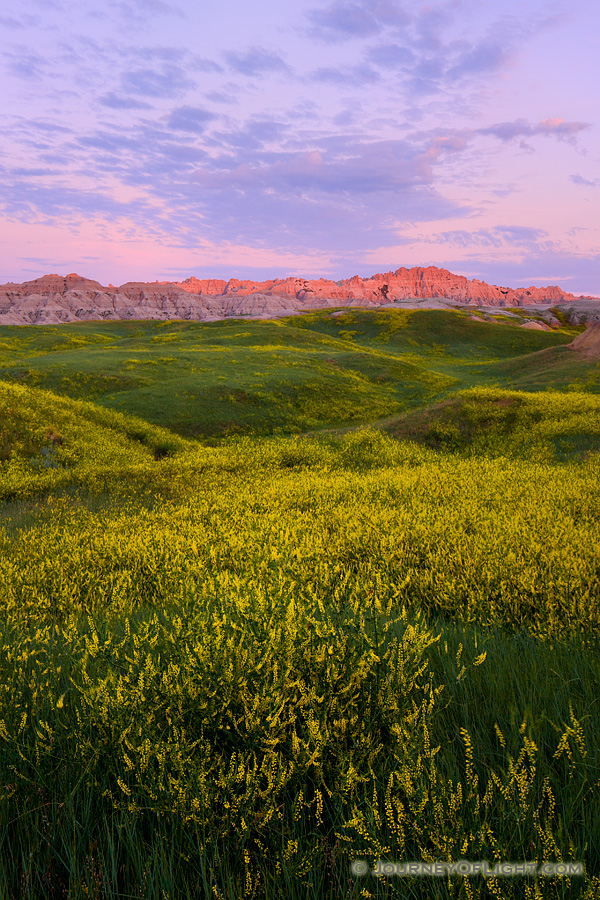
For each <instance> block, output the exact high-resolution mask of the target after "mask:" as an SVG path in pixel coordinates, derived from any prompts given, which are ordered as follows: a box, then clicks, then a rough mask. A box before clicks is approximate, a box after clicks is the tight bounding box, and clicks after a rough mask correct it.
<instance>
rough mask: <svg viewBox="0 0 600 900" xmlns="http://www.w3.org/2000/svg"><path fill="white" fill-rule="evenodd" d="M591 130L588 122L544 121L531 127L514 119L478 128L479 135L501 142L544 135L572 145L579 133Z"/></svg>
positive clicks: (522, 121) (557, 119)
mask: <svg viewBox="0 0 600 900" xmlns="http://www.w3.org/2000/svg"><path fill="white" fill-rule="evenodd" d="M588 128H591V124H590V123H589V122H566V121H565V120H564V119H559V118H556V119H544V120H542V121H541V122H538V124H537V125H531V124H530V123H529V122H527V121H526V120H525V119H515V121H514V122H499V123H498V124H497V125H490V126H488V127H487V128H480V129H479V134H492V135H494V137H497V138H500V140H501V141H512V140H514V139H515V138H517V137H535V136H536V135H544V136H546V137H556V138H558V140H561V141H569V143H574V142H575V138H576V135H578V134H579V133H580V132H581V131H585V130H586V129H588Z"/></svg>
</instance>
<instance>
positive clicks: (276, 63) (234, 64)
mask: <svg viewBox="0 0 600 900" xmlns="http://www.w3.org/2000/svg"><path fill="white" fill-rule="evenodd" d="M224 56H225V59H226V60H227V62H228V63H229V65H230V66H231V68H232V69H234V70H235V71H236V72H239V73H240V74H241V75H247V76H249V77H251V78H264V77H265V76H267V75H270V74H271V73H273V72H290V71H291V69H290V67H289V66H288V65H287V63H286V62H285V61H284V60H283V58H282V57H281V56H280V55H279V54H278V53H271V52H270V51H268V50H265V49H264V48H262V47H251V48H250V49H249V50H246V51H244V52H238V51H233V50H232V51H228V52H226V53H225V54H224Z"/></svg>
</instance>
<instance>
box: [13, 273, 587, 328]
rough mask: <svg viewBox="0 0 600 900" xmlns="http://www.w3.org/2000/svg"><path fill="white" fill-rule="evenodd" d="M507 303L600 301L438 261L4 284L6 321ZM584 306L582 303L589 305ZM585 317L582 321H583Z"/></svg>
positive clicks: (207, 318) (256, 314) (209, 318)
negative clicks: (362, 269) (459, 271)
mask: <svg viewBox="0 0 600 900" xmlns="http://www.w3.org/2000/svg"><path fill="white" fill-rule="evenodd" d="M445 301H447V303H448V306H450V305H451V304H460V305H465V306H484V307H506V306H527V305H529V304H546V305H548V304H563V305H564V308H565V309H569V308H571V307H572V308H573V309H575V307H578V308H579V307H581V308H583V307H585V311H587V309H588V306H589V305H590V303H591V304H592V306H591V307H590V310H591V314H595V313H594V310H598V311H599V312H598V315H599V316H600V301H599V300H596V301H594V300H593V299H592V300H589V299H587V300H586V299H582V298H579V299H578V298H576V297H574V296H573V294H568V293H566V292H565V291H563V290H561V289H560V288H559V287H557V286H550V287H546V288H536V287H530V288H516V289H512V288H504V287H498V286H497V285H490V284H486V283H485V282H484V281H477V280H472V281H470V280H469V279H468V278H465V277H464V276H462V275H454V274H453V273H452V272H448V271H447V270H446V269H438V268H436V267H435V266H429V267H427V268H413V269H406V268H400V269H397V270H396V271H395V272H385V273H378V274H376V275H373V276H372V277H371V278H360V277H359V276H358V275H355V276H353V277H352V278H347V279H345V280H342V281H327V279H325V278H320V279H313V280H309V279H305V278H285V279H273V280H271V281H261V282H258V281H240V280H238V279H235V278H232V279H230V280H229V281H224V280H222V279H218V278H209V279H198V278H194V277H192V278H188V279H186V280H185V281H183V282H179V283H171V282H156V281H155V282H152V283H146V282H127V283H126V284H122V285H121V286H120V287H114V286H113V285H108V287H105V286H103V285H101V284H100V283H99V282H98V281H92V280H91V279H89V278H84V277H82V276H81V275H77V274H76V273H74V272H73V273H71V274H69V275H55V274H53V275H44V276H43V277H41V278H36V279H35V280H33V281H26V282H24V283H23V284H13V283H8V284H4V285H0V324H4V325H42V324H59V323H61V322H77V321H86V320H108V319H159V320H166V319H187V320H198V321H214V320H215V319H223V318H228V317H230V316H249V317H262V318H269V317H274V316H284V315H292V314H294V313H301V312H303V311H307V310H312V309H326V308H328V307H336V306H350V307H353V306H355V307H362V308H367V309H369V308H370V309H373V308H375V307H378V306H384V305H388V304H392V303H403V304H411V303H414V304H418V305H420V306H421V307H422V308H436V307H437V308H442V309H443V308H447V307H446V305H445ZM582 305H583V306H582ZM580 320H582V321H583V319H581V317H580Z"/></svg>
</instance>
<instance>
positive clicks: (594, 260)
mask: <svg viewBox="0 0 600 900" xmlns="http://www.w3.org/2000/svg"><path fill="white" fill-rule="evenodd" d="M19 8H20V5H19V6H17V5H16V4H15V5H12V4H7V5H6V6H5V7H4V9H5V10H6V12H3V13H0V33H1V39H2V44H1V45H2V48H3V54H2V70H1V79H2V92H1V96H0V109H1V111H2V124H3V127H2V131H1V135H2V136H1V138H0V210H1V215H0V281H17V282H20V281H24V280H28V279H31V278H35V277H38V276H39V275H43V274H45V273H50V272H57V273H60V274H66V273H67V272H78V273H79V274H81V275H86V276H87V277H89V278H96V279H98V280H99V281H101V282H103V283H105V284H108V283H109V282H111V283H113V284H121V283H123V282H124V281H129V280H143V281H154V280H166V279H172V280H179V279H181V278H186V277H188V276H189V275H196V276H198V277H208V276H215V277H237V278H273V277H280V278H283V277H286V276H288V275H303V276H306V277H320V276H323V277H326V278H334V279H340V278H345V277H349V276H351V275H354V274H359V275H363V276H368V275H370V274H373V273H374V272H377V271H387V270H389V269H396V268H398V267H399V266H408V267H410V266H417V265H436V266H444V267H445V268H448V269H450V270H451V271H453V272H456V273H459V274H463V275H466V276H467V277H470V278H473V277H474V278H481V279H483V280H485V281H488V282H491V283H496V284H503V285H510V286H511V287H518V286H529V285H532V284H535V285H543V284H556V283H558V284H560V285H561V286H562V287H564V288H565V289H566V290H569V291H572V292H573V293H575V294H581V293H591V294H599V295H600V133H599V128H598V124H599V120H600V91H599V90H598V85H599V84H600V39H599V37H598V35H600V4H598V2H597V0H578V2H576V3H573V2H572V0H556V2H552V0H503V2H502V3H498V2H490V0H434V2H431V3H427V4H425V3H420V2H415V0H406V2H396V0H355V2H352V0H350V2H348V0H334V2H321V3H319V2H315V0H296V2H295V3H294V4H289V5H287V4H284V3H281V0H260V2H259V3H248V2H247V0H219V2H210V3H209V2H198V0H177V2H173V3H171V2H170V0H103V2H102V3H100V2H90V0H29V2H28V3H27V5H26V7H25V8H26V10H27V12H26V13H25V12H19V11H18V10H19Z"/></svg>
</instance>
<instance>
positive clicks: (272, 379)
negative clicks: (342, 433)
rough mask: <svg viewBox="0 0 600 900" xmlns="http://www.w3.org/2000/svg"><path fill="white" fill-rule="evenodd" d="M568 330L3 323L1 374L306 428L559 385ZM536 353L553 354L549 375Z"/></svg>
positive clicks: (423, 320) (387, 324)
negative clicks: (502, 390)
mask: <svg viewBox="0 0 600 900" xmlns="http://www.w3.org/2000/svg"><path fill="white" fill-rule="evenodd" d="M572 331H573V330H572V329H571V330H568V329H566V330H565V329H563V330H558V331H554V332H535V331H534V332H532V331H528V330H525V329H522V328H519V327H518V326H515V325H511V324H504V325H489V324H482V323H478V322H473V321H472V320H471V319H469V318H468V316H466V315H464V314H461V313H456V312H446V311H434V310H432V311H425V310H423V311H414V312H412V311H403V310H374V311H367V310H352V311H346V312H344V313H343V315H341V316H332V315H331V313H330V312H328V311H326V312H315V313H311V314H308V315H305V316H298V317H292V318H287V319H279V320H273V321H240V320H229V321H223V322H213V323H190V322H175V321H172V322H165V323H152V322H150V323H148V322H117V323H113V322H111V323H98V322H91V323H82V324H76V325H64V326H60V327H57V326H52V327H39V328H38V327H35V328H32V327H3V328H1V329H0V379H2V380H4V381H7V382H13V383H21V384H27V385H30V386H37V387H41V388H45V389H47V390H51V391H53V392H54V393H57V394H60V395H62V396H65V397H72V398H74V399H85V400H92V401H94V402H95V403H97V404H99V405H101V406H103V407H105V408H107V409H111V410H115V411H119V412H123V413H131V414H133V415H135V416H138V417H140V418H142V419H144V420H145V421H146V422H151V423H153V424H155V425H158V426H162V427H165V428H168V429H170V430H171V431H173V432H175V433H177V434H179V435H182V436H187V437H194V438H213V439H219V438H221V437H223V436H227V435H230V434H235V433H238V434H259V435H266V434H273V433H301V432H307V431H310V430H318V429H321V428H325V427H341V426H344V425H358V424H364V423H368V422H372V421H375V420H379V419H382V418H385V417H388V416H392V415H394V414H397V413H402V412H406V411H409V410H410V409H414V408H417V407H423V406H426V405H428V404H430V403H432V402H435V401H436V400H440V399H442V398H443V397H444V396H446V395H447V394H448V393H449V392H451V391H454V390H459V389H462V388H468V387H471V386H473V385H495V386H498V387H505V386H510V387H513V386H514V387H521V384H520V383H517V382H518V381H519V379H521V378H522V377H523V373H524V372H528V373H529V375H528V378H529V380H528V381H527V380H526V381H525V382H524V384H523V387H525V388H526V389H532V390H539V389H542V388H544V387H552V388H554V389H559V390H561V389H565V388H566V387H568V385H569V384H571V383H572V381H573V376H572V374H570V373H569V365H568V362H569V361H568V359H567V357H566V356H565V357H564V362H563V363H561V362H560V360H563V357H561V356H560V354H561V353H562V354H568V355H570V354H571V351H568V350H564V349H563V345H564V344H566V343H568V342H569V341H570V340H572V336H573V335H572ZM540 351H544V352H545V353H546V354H556V360H555V357H554V356H552V357H549V358H551V359H552V360H555V362H553V364H552V369H551V372H549V370H548V365H547V362H548V360H547V359H546V358H541V357H539V354H540ZM532 354H533V356H532ZM536 354H538V356H536ZM538 357H539V358H538ZM503 367H504V368H503ZM524 367H525V368H524ZM595 373H596V366H595V364H593V363H590V362H588V361H585V360H578V361H577V370H576V376H577V378H578V379H579V381H580V382H581V383H585V384H586V385H587V383H588V381H589V382H590V384H592V383H594V384H595V379H596V374H595ZM513 382H514V384H513Z"/></svg>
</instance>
